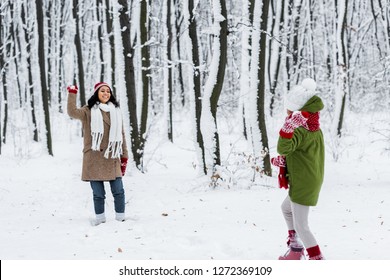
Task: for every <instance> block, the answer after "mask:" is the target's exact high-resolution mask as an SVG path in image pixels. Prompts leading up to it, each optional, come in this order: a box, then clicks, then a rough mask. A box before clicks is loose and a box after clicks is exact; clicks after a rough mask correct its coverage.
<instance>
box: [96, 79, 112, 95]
mask: <svg viewBox="0 0 390 280" xmlns="http://www.w3.org/2000/svg"><path fill="white" fill-rule="evenodd" d="M102 86H106V87H108V88H109V89H110V92H111V94H112V89H111V87H110V86H109V85H108V84H107V83H104V82H99V83H97V84H95V86H94V88H93V92H96V91H97V90H98V89H99V88H101V87H102Z"/></svg>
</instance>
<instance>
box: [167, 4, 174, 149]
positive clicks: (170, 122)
mask: <svg viewBox="0 0 390 280" xmlns="http://www.w3.org/2000/svg"><path fill="white" fill-rule="evenodd" d="M171 5H172V3H171V0H167V30H168V38H167V41H168V42H167V55H168V139H169V140H170V141H171V142H173V120H172V118H173V116H172V103H173V100H172V92H173V87H172V75H173V67H172V52H171V48H172V26H171Z"/></svg>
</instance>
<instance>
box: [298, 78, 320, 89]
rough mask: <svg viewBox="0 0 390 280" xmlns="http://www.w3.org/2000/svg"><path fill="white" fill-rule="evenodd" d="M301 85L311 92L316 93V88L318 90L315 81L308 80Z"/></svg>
mask: <svg viewBox="0 0 390 280" xmlns="http://www.w3.org/2000/svg"><path fill="white" fill-rule="evenodd" d="M301 85H302V86H303V87H304V88H305V89H307V90H310V91H315V90H316V88H317V84H316V81H314V80H313V79H310V78H306V79H304V80H303V81H302V83H301Z"/></svg>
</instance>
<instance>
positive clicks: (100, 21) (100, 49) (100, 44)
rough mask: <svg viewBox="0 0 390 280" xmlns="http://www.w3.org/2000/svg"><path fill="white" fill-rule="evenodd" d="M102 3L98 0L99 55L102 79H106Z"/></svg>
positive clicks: (101, 0)
mask: <svg viewBox="0 0 390 280" xmlns="http://www.w3.org/2000/svg"><path fill="white" fill-rule="evenodd" d="M102 4H103V0H97V3H96V14H97V20H98V22H99V27H98V41H99V56H100V67H101V68H100V81H102V82H103V81H104V72H105V69H104V66H105V63H104V56H103V31H102V29H103V12H102Z"/></svg>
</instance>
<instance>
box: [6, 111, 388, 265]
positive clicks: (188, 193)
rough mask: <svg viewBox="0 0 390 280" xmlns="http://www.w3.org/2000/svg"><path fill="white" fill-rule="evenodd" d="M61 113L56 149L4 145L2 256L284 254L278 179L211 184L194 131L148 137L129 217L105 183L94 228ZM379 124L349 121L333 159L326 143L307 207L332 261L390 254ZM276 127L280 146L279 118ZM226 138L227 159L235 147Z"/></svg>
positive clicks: (76, 142)
mask: <svg viewBox="0 0 390 280" xmlns="http://www.w3.org/2000/svg"><path fill="white" fill-rule="evenodd" d="M57 118H58V119H54V120H53V122H54V123H56V126H55V129H54V137H53V138H54V144H53V147H54V154H55V156H54V157H51V156H48V155H45V153H44V152H42V151H41V150H42V149H41V147H40V146H35V145H37V144H29V147H28V150H29V152H28V155H27V156H26V152H21V151H15V150H14V148H13V147H12V145H11V144H8V145H6V146H5V147H3V154H2V155H1V156H0V173H1V174H0V213H1V215H0V224H1V227H0V248H1V249H0V259H2V260H4V259H16V260H24V259H26V260H27V259H44V260H47V259H59V260H73V259H74V260H82V259H83V260H84V259H91V260H92V259H102V260H107V259H118V260H119V259H128V260H129V259H134V260H135V259H138V260H140V259H141V260H142V259H145V260H146V259H165V260H166V259H178V260H192V259H198V260H208V259H220V260H236V259H241V260H255V259H260V260H274V259H276V258H277V257H278V256H279V255H280V254H282V253H284V252H285V250H286V245H285V241H286V227H285V223H284V220H283V217H282V214H281V211H280V204H281V202H282V201H283V199H284V198H285V196H286V195H287V192H286V191H285V190H280V189H278V188H277V187H276V179H275V177H273V178H269V179H263V180H260V179H259V178H258V179H257V181H256V182H257V183H255V184H252V185H251V186H250V185H248V180H243V179H240V178H238V180H237V184H236V185H231V186H230V185H229V187H227V185H226V184H222V185H221V186H217V187H215V188H211V187H209V186H208V180H207V178H206V177H204V176H199V174H198V171H197V170H196V169H195V168H194V162H195V161H196V156H195V153H194V149H193V145H192V142H191V141H190V139H189V133H187V134H185V133H183V134H176V141H175V144H172V143H170V142H169V141H166V140H158V141H156V140H154V141H152V140H151V141H150V142H149V143H148V147H147V151H146V158H145V164H146V167H147V172H146V173H144V174H142V173H140V172H138V171H137V170H136V169H134V168H131V167H130V168H129V172H128V173H127V174H126V176H125V177H124V184H125V190H126V201H127V204H126V205H127V208H126V212H127V220H126V221H125V222H123V223H121V222H117V221H115V220H114V210H113V199H112V196H111V193H110V191H109V188H107V189H106V190H107V203H106V213H107V218H108V219H107V222H106V223H105V224H101V225H99V226H95V227H94V226H91V225H90V222H89V221H90V219H91V218H93V216H94V215H93V202H92V192H91V189H90V186H89V184H88V183H86V182H82V181H81V180H80V173H81V150H82V139H81V138H80V137H78V136H76V130H78V129H79V128H80V127H79V124H78V123H77V121H73V122H71V121H69V119H68V117H67V116H66V115H65V116H62V117H61V116H60V117H57ZM375 124H378V122H377V121H376V120H373V119H372V118H370V117H367V118H366V119H364V120H363V121H361V120H357V121H354V122H353V123H352V124H351V125H350V127H349V131H354V132H355V133H354V134H352V135H353V136H350V137H348V136H347V137H346V138H344V140H343V142H342V147H343V148H342V149H343V151H342V152H340V158H339V160H338V161H337V162H335V161H333V159H332V152H331V148H330V147H329V146H328V147H327V160H326V179H325V182H324V185H323V189H322V192H321V195H320V201H319V204H318V206H317V207H313V208H312V210H311V214H310V224H311V228H312V230H313V232H314V234H315V236H316V238H317V240H318V242H319V244H320V246H321V248H322V250H323V253H324V255H325V257H326V258H327V259H330V260H369V259H374V260H388V259H390V257H389V252H390V189H389V188H390V172H389V166H390V156H389V154H388V153H384V150H385V148H386V145H388V144H387V143H386V142H385V141H381V139H382V138H381V136H380V135H379V134H378V133H373V132H372V131H371V128H372V127H373V126H374V125H375ZM176 125H177V126H182V127H185V126H186V124H185V123H176ZM360 126H361V127H362V129H361V130H359V129H357V128H359V127H360ZM153 133H160V132H158V131H154V132H153ZM269 134H270V136H271V135H272V137H271V139H270V143H271V144H270V146H271V153H273V154H274V153H275V144H276V136H277V130H276V125H275V128H271V129H269ZM233 138H234V137H231V139H230V140H231V142H232V143H234V145H237V146H239V144H238V143H240V140H237V139H233ZM150 139H157V138H156V137H151V138H150ZM160 139H163V138H160ZM221 139H228V138H227V137H221ZM230 140H229V141H230ZM241 142H242V141H241ZM224 145H225V148H223V151H222V154H223V155H225V156H226V154H228V152H227V149H231V146H229V145H226V143H224ZM226 147H228V148H226ZM229 147H230V148H229ZM23 153H24V154H23Z"/></svg>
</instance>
